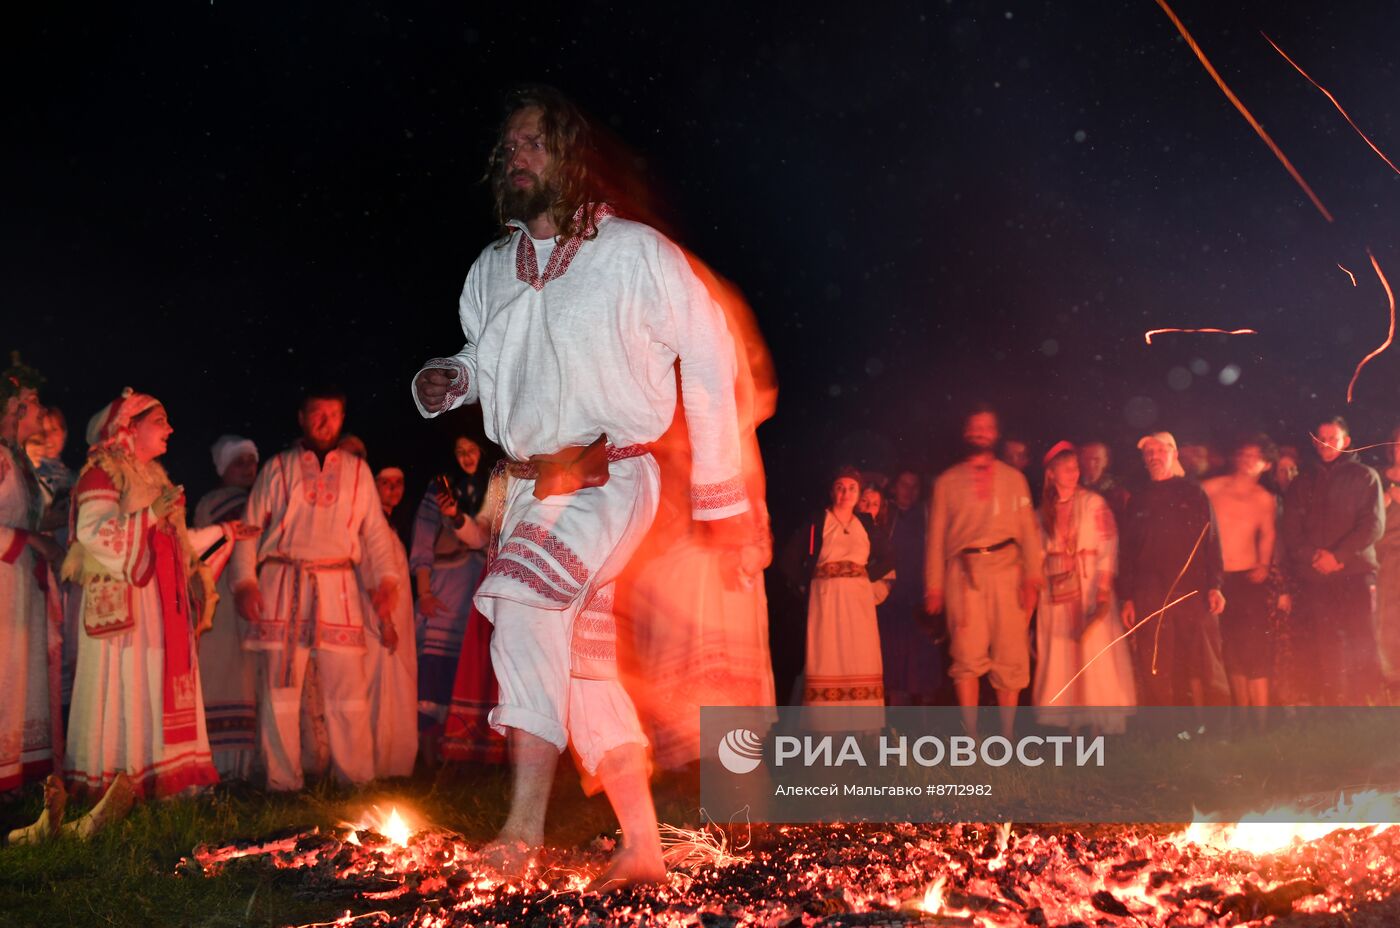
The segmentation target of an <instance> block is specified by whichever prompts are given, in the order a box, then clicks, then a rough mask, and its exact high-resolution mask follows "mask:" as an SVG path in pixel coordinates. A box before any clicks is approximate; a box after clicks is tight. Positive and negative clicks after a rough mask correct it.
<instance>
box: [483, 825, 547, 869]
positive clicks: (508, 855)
mask: <svg viewBox="0 0 1400 928" xmlns="http://www.w3.org/2000/svg"><path fill="white" fill-rule="evenodd" d="M540 844H541V842H539V841H533V842H532V841H526V840H524V839H522V838H520V837H516V836H514V835H511V834H507V833H506V832H504V831H503V832H501V833H500V834H498V835H496V837H495V839H493V840H492V841H491V842H490V843H489V844H487V845H485V846H483V847H482V849H481V852H480V853H481V862H482V863H483V864H485V865H486V866H488V867H490V868H491V869H492V870H495V871H496V872H497V873H499V874H501V875H502V876H505V877H518V876H523V875H524V874H525V871H526V870H528V869H529V868H530V862H531V861H532V860H533V859H534V856H535V852H536V851H538V850H539V849H540Z"/></svg>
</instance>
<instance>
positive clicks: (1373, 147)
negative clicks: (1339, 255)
mask: <svg viewBox="0 0 1400 928" xmlns="http://www.w3.org/2000/svg"><path fill="white" fill-rule="evenodd" d="M1259 34H1260V35H1262V36H1264V41H1265V42H1268V43H1269V44H1270V45H1272V46H1273V47H1274V51H1276V52H1278V53H1279V54H1280V55H1283V60H1284V61H1286V62H1288V63H1289V64H1291V65H1293V67H1294V69H1295V70H1296V71H1297V72H1298V73H1299V74H1301V75H1303V77H1305V78H1307V80H1308V83H1309V84H1312V85H1313V86H1314V87H1316V88H1317V89H1318V90H1320V91H1322V94H1323V96H1325V97H1326V98H1327V99H1329V100H1331V101H1332V105H1333V106H1335V107H1336V108H1337V112H1339V113H1341V114H1342V118H1344V119H1345V120H1346V121H1347V122H1348V123H1349V124H1350V125H1351V127H1352V128H1353V129H1355V130H1356V134H1357V135H1359V136H1361V138H1362V139H1363V140H1364V141H1365V142H1366V144H1367V145H1370V146H1371V151H1373V152H1375V153H1376V154H1378V155H1380V157H1381V160H1382V161H1384V162H1385V163H1386V164H1388V165H1390V169H1391V170H1392V171H1394V172H1395V173H1396V174H1400V168H1397V167H1396V166H1395V162H1393V161H1391V160H1390V159H1389V158H1387V157H1386V156H1385V152H1383V151H1381V150H1380V149H1379V148H1377V147H1376V143H1375V142H1373V141H1371V139H1370V138H1369V137H1368V136H1367V135H1366V133H1364V132H1362V131H1361V127H1360V126H1358V125H1357V124H1356V123H1355V122H1353V121H1352V118H1351V115H1350V114H1349V113H1348V112H1347V111H1346V110H1344V109H1342V105H1341V104H1340V103H1338V102H1337V98H1336V97H1334V96H1332V94H1331V93H1330V92H1329V91H1328V90H1327V88H1326V87H1323V86H1322V85H1321V84H1319V83H1318V82H1317V81H1315V80H1313V79H1312V75H1310V74H1309V73H1308V72H1307V71H1304V70H1303V69H1302V68H1300V67H1298V62H1296V61H1294V60H1293V59H1292V58H1289V57H1288V53H1287V52H1285V51H1284V50H1283V49H1281V48H1279V47H1278V43H1277V42H1275V41H1274V40H1273V39H1271V38H1269V36H1268V34H1267V33H1265V32H1260V33H1259ZM1343 270H1346V269H1345V268H1343Z"/></svg>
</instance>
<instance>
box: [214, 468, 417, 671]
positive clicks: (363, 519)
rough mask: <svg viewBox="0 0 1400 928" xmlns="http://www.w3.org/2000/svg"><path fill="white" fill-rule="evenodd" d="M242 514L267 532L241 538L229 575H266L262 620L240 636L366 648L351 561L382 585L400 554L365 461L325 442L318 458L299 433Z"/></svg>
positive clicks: (253, 642)
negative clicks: (365, 559) (297, 440)
mask: <svg viewBox="0 0 1400 928" xmlns="http://www.w3.org/2000/svg"><path fill="white" fill-rule="evenodd" d="M244 521H246V522H248V523H249V524H251V525H258V526H261V527H262V535H260V536H259V537H258V538H257V539H255V540H248V541H240V542H239V543H238V545H237V547H236V549H235V551H234V555H233V560H232V562H231V563H230V564H229V570H230V572H231V574H230V580H231V581H232V586H233V587H234V588H235V589H237V588H238V586H239V585H240V584H241V583H243V582H245V581H247V580H259V581H260V584H259V585H260V587H261V589H262V596H263V621H261V622H250V623H248V626H247V630H246V637H245V638H244V642H243V646H244V647H245V648H247V649H249V650H268V651H275V650H286V649H287V648H288V646H289V645H290V646H291V647H292V648H297V647H304V648H317V649H326V650H340V651H363V650H365V621H364V608H363V605H362V600H361V596H360V592H361V591H360V583H359V579H357V573H356V570H355V568H356V566H357V565H358V566H359V567H360V568H361V569H360V571H359V576H360V577H363V579H364V581H365V583H367V584H372V585H373V586H375V587H377V586H378V585H379V583H380V582H381V581H382V580H383V579H384V576H385V575H389V576H393V575H394V565H395V563H396V561H395V551H394V530H393V529H392V528H390V527H389V523H388V522H387V521H385V519H384V512H383V510H382V509H380V507H379V495H378V493H377V492H376V491H375V487H374V475H373V474H371V473H370V470H369V466H368V465H367V464H365V462H364V461H363V460H362V459H360V458H358V457H356V456H355V455H353V454H348V453H346V452H343V451H331V452H329V453H328V454H327V455H326V459H325V462H324V464H322V463H321V462H320V461H319V460H317V457H316V455H315V453H313V452H312V451H310V450H308V449H306V448H304V447H302V446H301V444H300V443H298V444H296V445H294V446H293V447H291V448H289V449H287V450H286V451H283V452H282V453H280V454H278V455H276V456H275V457H273V458H272V459H271V460H269V461H268V462H267V464H266V465H265V466H264V467H263V469H262V471H261V472H260V473H259V474H258V479H257V481H256V482H255V483H254V484H253V489H252V491H251V492H250V493H249V494H248V509H247V512H246V514H245V515H244ZM366 553H370V554H372V555H373V557H372V558H371V561H372V563H373V565H374V566H373V567H372V568H369V569H366V568H367V566H368V565H367V564H361V560H362V558H363V557H364V555H365V554H366ZM375 647H378V643H377V642H376V643H375Z"/></svg>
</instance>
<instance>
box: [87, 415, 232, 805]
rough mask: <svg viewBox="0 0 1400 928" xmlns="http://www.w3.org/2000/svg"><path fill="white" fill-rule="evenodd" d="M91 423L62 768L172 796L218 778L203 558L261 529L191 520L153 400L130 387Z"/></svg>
mask: <svg viewBox="0 0 1400 928" xmlns="http://www.w3.org/2000/svg"><path fill="white" fill-rule="evenodd" d="M94 426H95V429H93V431H94V434H93V435H92V436H91V437H92V438H93V439H94V440H93V442H92V445H93V447H92V450H91V451H90V453H89V455H88V461H87V465H86V466H85V467H84V468H83V472H82V475H81V476H80V477H79V478H78V483H77V486H76V487H75V488H74V493H73V507H74V508H73V517H72V518H73V525H72V533H71V535H72V541H73V544H72V548H71V549H70V550H69V552H68V558H67V560H66V561H65V562H64V575H65V577H69V578H72V579H74V580H75V581H76V582H77V583H78V584H79V585H80V586H81V588H82V596H83V606H82V626H83V628H82V632H80V634H81V638H80V639H79V642H78V666H77V671H76V674H75V679H74V682H73V707H72V713H71V716H70V719H69V729H68V751H67V756H66V757H65V759H64V770H65V773H66V775H67V777H68V780H69V782H70V784H72V785H73V786H75V787H77V788H78V789H80V790H83V791H86V792H89V793H101V792H104V791H106V790H108V788H109V787H113V786H114V784H116V789H118V790H122V791H127V790H129V791H130V793H133V794H135V795H137V796H144V797H164V796H169V795H172V794H174V793H178V792H181V791H182V790H184V789H186V788H189V787H195V786H202V785H206V784H211V783H215V782H217V781H218V774H217V773H215V771H214V765H213V763H212V760H211V757H210V751H209V736H208V732H207V730H206V728H205V721H204V704H203V699H202V697H201V693H200V685H199V671H198V661H197V659H196V652H195V625H196V622H197V621H198V620H199V619H201V618H203V617H204V616H203V615H201V613H206V614H207V613H208V612H211V611H212V610H206V609H205V606H206V605H207V604H208V603H209V594H210V593H211V592H212V587H213V584H212V582H210V579H211V578H210V577H209V575H208V571H207V569H206V568H205V567H204V566H203V564H202V563H201V562H200V561H199V555H200V554H202V553H205V552H207V551H208V550H209V548H210V547H211V546H212V545H213V544H214V542H215V541H217V540H218V539H219V538H220V537H221V536H222V537H223V539H224V541H225V543H226V544H228V543H232V542H233V541H234V540H236V539H238V538H244V537H252V536H253V535H255V534H256V529H250V528H248V527H245V526H244V525H243V523H241V522H239V521H236V520H235V521H228V522H221V523H218V524H215V525H211V526H208V527H206V528H200V529H193V530H189V529H187V528H186V527H185V508H184V491H183V488H181V487H178V486H174V485H172V484H171V482H170V478H169V477H168V476H166V473H165V469H164V468H163V467H161V465H160V464H159V463H158V462H157V458H159V457H160V456H161V455H163V454H164V453H165V450H166V441H167V440H168V439H169V437H170V434H171V432H172V431H173V429H172V428H171V427H170V423H169V420H168V418H167V416H166V412H165V408H164V407H163V406H162V405H161V404H160V402H159V401H158V400H156V399H155V398H154V397H152V396H147V395H145V394H141V393H135V392H133V391H132V390H131V389H130V388H129V387H128V388H127V390H126V391H124V392H123V393H122V395H121V396H120V397H118V398H117V399H115V400H113V401H112V403H110V404H109V405H108V406H107V407H106V408H105V409H104V410H103V411H102V412H101V413H99V414H98V417H97V418H96V419H95V420H94ZM90 428H91V427H90ZM192 593H193V594H197V595H200V596H202V597H204V601H203V602H198V601H195V600H194V596H192Z"/></svg>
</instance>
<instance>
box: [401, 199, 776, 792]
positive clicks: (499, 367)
mask: <svg viewBox="0 0 1400 928" xmlns="http://www.w3.org/2000/svg"><path fill="white" fill-rule="evenodd" d="M595 215H596V217H597V218H596V228H597V233H598V234H597V236H596V238H593V239H579V238H575V239H571V240H569V241H565V242H561V243H558V244H557V245H556V246H554V247H553V248H552V249H551V251H550V254H549V257H548V260H547V263H546V264H545V268H544V270H543V272H541V271H540V268H539V260H538V257H537V250H536V246H535V243H534V242H533V241H532V240H531V239H530V236H529V234H528V232H527V231H526V230H525V228H524V226H523V224H518V223H513V225H514V226H515V229H516V230H515V231H514V232H513V233H512V235H511V237H510V239H509V240H507V241H505V242H504V243H502V244H496V245H491V246H488V247H487V248H485V249H484V250H483V251H482V253H481V255H480V257H478V258H477V260H476V262H475V263H474V264H473V265H472V268H471V270H470V271H469V272H468V274H467V280H466V284H465V286H464V287H463V289H462V297H461V301H460V305H459V318H460V320H461V323H462V330H463V333H464V334H465V335H466V339H467V343H466V345H465V347H463V348H462V350H461V351H459V352H458V353H457V354H456V355H454V356H452V357H449V358H437V359H433V360H431V361H428V362H427V363H425V364H424V368H425V369H426V368H448V369H451V370H453V371H455V372H456V375H457V376H456V379H455V380H454V382H453V385H452V387H451V388H450V390H449V393H448V404H447V407H446V408H448V409H455V408H456V407H458V406H461V405H463V404H466V403H473V402H480V403H481V408H482V418H483V422H484V425H485V428H486V434H487V436H488V437H489V438H491V440H492V441H494V442H496V443H497V444H498V445H500V446H501V447H502V448H503V449H504V450H505V452H506V454H507V455H508V456H509V457H510V458H512V459H514V460H517V461H524V460H527V459H529V458H530V457H531V456H532V455H536V454H553V453H556V452H558V451H560V450H561V449H564V448H567V447H571V446H579V445H587V444H590V443H591V442H593V441H594V440H596V439H597V438H598V436H599V435H600V434H606V435H607V437H608V442H609V443H610V444H611V445H613V446H615V447H626V446H630V445H638V444H646V443H650V442H653V441H655V440H656V439H657V438H659V437H660V436H661V434H662V433H663V432H665V430H666V429H667V427H668V426H669V425H670V424H671V419H672V417H673V416H674V414H675V410H676V377H675V368H676V365H677V364H679V367H680V379H681V383H682V387H683V389H682V396H683V401H684V407H685V413H686V422H687V425H688V427H689V431H690V443H691V448H692V455H693V464H692V469H691V481H692V487H691V506H692V510H693V513H694V517H695V518H696V519H697V520H701V521H704V520H715V519H722V518H726V517H728V516H732V515H738V514H740V513H743V512H747V511H748V509H749V500H748V494H747V492H746V490H745V485H744V480H743V477H742V466H741V462H740V445H739V423H738V413H737V410H736V407H735V398H734V381H735V375H736V370H737V367H736V361H735V355H734V344H733V340H732V339H731V337H730V335H729V331H728V328H727V326H726V323H725V320H724V315H723V312H722V310H721V309H720V308H719V307H718V306H717V305H716V304H715V302H714V300H713V299H712V298H711V297H710V294H709V293H708V291H707V290H706V289H705V286H704V284H703V283H701V281H700V280H699V279H698V278H697V277H696V276H695V274H694V272H693V271H692V270H691V268H690V265H689V263H688V262H687V260H686V258H685V255H684V254H683V253H682V252H681V250H680V249H679V248H677V247H676V246H675V245H674V244H673V243H672V242H670V241H669V240H668V239H667V238H666V237H665V236H663V235H661V234H660V233H658V232H657V231H655V230H654V229H651V228H650V227H648V226H645V225H642V224H640V223H636V222H630V221H627V220H624V219H620V218H617V217H615V216H612V215H611V210H608V209H606V208H602V209H600V210H599V211H598V212H597V213H596V214H595ZM546 247H548V246H546ZM414 402H415V404H417V406H418V410H419V412H420V413H422V414H423V415H424V416H426V417H431V416H432V415H434V414H432V413H429V412H428V411H427V410H426V409H424V408H423V406H422V404H421V403H420V402H419V401H418V398H417V394H416V393H414ZM609 472H610V478H609V480H608V482H607V483H606V484H605V485H603V486H601V487H593V488H588V489H584V490H580V491H579V492H577V493H573V494H570V495H568V496H555V497H550V498H548V499H545V500H538V499H536V498H535V497H534V496H533V487H534V484H533V482H532V481H529V480H512V481H511V485H510V488H509V491H508V493H507V496H506V500H505V511H504V514H503V515H502V518H501V533H500V540H499V548H498V554H497V556H496V558H495V559H494V561H493V563H492V565H491V568H490V569H489V570H488V572H487V575H486V577H485V578H484V579H483V581H482V583H481V587H480V589H479V591H478V592H477V596H476V605H477V608H478V609H479V610H480V611H481V612H482V613H483V614H484V615H486V617H487V618H488V619H489V620H491V621H492V622H493V623H494V624H495V637H494V638H493V641H492V645H491V652H492V660H493V664H494V665H495V667H496V673H497V677H498V679H499V681H500V685H501V705H500V706H498V707H497V708H496V709H495V710H494V711H493V712H492V715H491V722H492V725H493V727H495V728H497V729H498V730H501V729H502V728H505V727H518V728H522V729H524V730H527V731H531V732H532V733H534V734H536V735H539V736H540V737H542V738H545V739H546V740H549V741H552V742H553V743H555V744H556V745H558V746H559V747H561V748H562V747H563V746H564V744H565V741H566V728H567V729H568V732H567V734H568V735H569V736H575V737H574V741H575V748H576V749H578V750H579V753H580V756H581V759H582V760H583V762H584V766H585V768H586V769H589V770H592V769H594V766H595V765H596V763H597V761H598V759H599V758H600V756H601V752H604V751H606V750H607V749H608V747H609V745H610V743H611V742H615V741H616V740H617V739H618V738H626V739H629V740H638V739H640V740H642V741H644V739H642V738H641V735H640V727H639V726H638V724H637V722H636V717H635V710H634V709H633V708H632V706H631V703H630V701H627V697H626V695H625V694H624V693H622V691H621V688H620V686H618V685H617V684H616V657H615V628H614V626H613V620H612V616H611V610H610V607H607V608H605V606H606V604H607V603H609V602H610V601H611V583H612V580H613V579H614V578H615V577H616V576H617V574H618V573H619V572H620V571H621V569H622V568H623V567H624V566H625V565H626V563H627V561H628V559H629V558H630V557H631V556H632V553H633V552H634V551H635V550H636V548H637V545H638V544H639V543H640V541H641V539H642V537H643V536H644V534H645V532H646V530H647V528H648V527H649V526H650V524H651V521H652V519H653V517H654V516H655V513H656V506H657V501H658V498H659V497H658V486H659V481H658V474H657V465H656V462H655V460H654V459H653V458H651V457H650V456H639V457H631V458H627V459H624V460H618V461H614V462H612V463H611V465H610V467H609ZM595 597H596V602H594V600H595ZM517 607H523V608H525V609H526V610H540V611H543V612H546V613H554V614H556V615H557V616H558V618H557V619H555V620H550V621H548V622H545V621H542V620H541V617H538V616H536V617H530V616H528V615H527V614H526V613H520V612H519V611H518V609H517ZM504 613H511V614H514V615H519V616H520V619H519V622H518V624H519V625H520V626H522V627H523V626H526V625H528V626H530V627H531V628H534V629H537V630H538V631H539V632H540V633H541V634H543V633H545V632H546V631H547V632H548V634H549V635H550V636H551V638H555V637H557V636H561V635H562V636H563V641H564V644H563V648H564V651H563V654H562V657H563V661H564V666H562V667H561V666H559V664H558V661H557V660H555V658H556V657H558V656H559V654H558V648H557V647H556V646H555V645H556V644H557V642H551V643H549V644H548V645H547V646H546V645H545V643H543V642H535V643H534V644H537V645H539V646H540V647H541V651H540V654H541V655H544V654H546V653H548V654H549V655H551V657H550V660H549V663H548V666H537V665H535V664H534V663H532V659H529V658H527V657H526V656H525V652H528V651H530V650H531V648H532V647H534V645H532V644H530V643H528V642H525V641H521V642H519V643H518V646H517V649H516V650H515V653H514V655H512V659H510V660H505V659H504V658H505V657H506V656H507V655H506V653H505V652H508V651H510V650H512V649H511V648H509V647H507V646H506V644H505V642H503V641H502V640H501V639H502V634H503V631H502V623H501V618H502V615H503V614H504ZM579 616H582V621H584V622H585V623H586V627H585V628H583V629H582V631H581V633H580V634H578V635H575V634H574V625H575V620H576V617H579ZM514 632H515V629H512V630H511V632H510V634H508V635H507V637H510V636H511V635H512V634H514ZM570 642H572V650H570ZM519 649H524V650H523V651H522V650H519ZM541 660H543V656H541ZM560 674H562V675H563V676H564V677H565V678H569V677H570V676H572V678H573V679H577V680H585V681H588V682H594V683H597V682H607V683H610V684H611V689H610V690H608V692H607V693H606V694H603V693H601V691H600V694H599V698H598V703H599V704H598V705H593V706H591V707H590V708H589V709H588V710H586V711H587V714H589V715H590V717H591V718H593V719H594V720H595V729H598V727H599V726H601V728H609V727H610V725H611V723H604V722H601V721H597V720H599V719H602V718H603V717H604V716H607V717H609V718H611V717H612V716H614V715H618V716H619V718H621V719H622V727H625V728H626V729H627V733H626V734H625V735H624V734H620V733H618V732H619V731H620V729H616V728H615V726H614V727H613V729H612V730H613V734H611V735H607V734H598V730H600V729H598V730H595V732H594V735H596V737H591V738H589V739H587V743H588V744H589V745H591V747H592V749H591V750H585V749H582V748H580V738H579V737H577V736H576V732H575V731H574V725H573V724H571V722H570V720H569V718H568V716H570V715H571V714H572V715H576V716H577V715H579V714H581V713H580V712H579V711H576V709H577V707H574V706H571V705H570V702H571V701H572V700H571V695H572V694H571V693H569V692H567V690H568V689H569V687H568V686H567V683H568V681H567V679H565V680H559V681H554V680H553V679H550V680H549V681H548V682H547V683H546V682H545V678H547V677H548V678H552V677H554V676H557V675H560ZM541 686H547V687H548V688H551V689H557V688H558V687H564V691H557V692H554V693H553V694H552V695H551V696H550V697H549V699H548V700H547V701H548V702H549V703H550V705H549V706H546V705H544V704H542V703H539V702H538V701H535V700H532V699H530V698H529V697H528V696H527V695H526V694H530V693H532V692H534V691H536V690H538V689H539V688H540V687H541ZM585 689H587V687H585ZM614 691H615V692H614ZM575 698H576V697H575ZM522 699H524V700H525V703H528V704H516V703H519V702H520V700H522ZM624 703H625V705H624ZM601 704H607V707H606V708H603V707H601ZM594 710H596V711H594ZM628 715H630V719H628V718H626V717H627V716H628ZM614 746H615V745H614Z"/></svg>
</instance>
